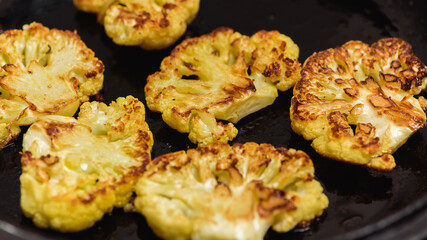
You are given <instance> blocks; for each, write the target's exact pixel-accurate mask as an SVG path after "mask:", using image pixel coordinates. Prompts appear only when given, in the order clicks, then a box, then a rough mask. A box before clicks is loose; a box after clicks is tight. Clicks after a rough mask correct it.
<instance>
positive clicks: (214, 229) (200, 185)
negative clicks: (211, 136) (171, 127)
mask: <svg viewBox="0 0 427 240" xmlns="http://www.w3.org/2000/svg"><path fill="white" fill-rule="evenodd" d="M135 189H136V193H137V197H136V199H135V202H134V203H135V207H136V209H137V211H139V212H141V213H142V214H143V215H144V216H145V218H146V219H147V223H148V225H149V226H150V227H151V228H152V229H153V231H154V232H155V233H156V234H157V235H158V236H160V237H161V238H164V239H263V237H264V235H265V233H266V232H267V230H268V229H269V228H270V226H272V227H273V229H274V230H275V231H278V232H286V231H289V230H291V229H292V228H294V227H295V226H297V225H299V226H306V225H308V224H309V223H310V222H311V221H312V220H313V219H314V218H315V217H316V216H320V215H321V214H322V213H323V210H324V209H325V208H326V207H327V206H328V199H327V197H326V196H325V195H324V194H323V193H322V192H323V188H322V186H321V185H320V183H319V182H317V181H316V180H314V168H313V165H312V162H311V160H310V158H309V156H308V155H307V154H305V153H304V152H302V151H296V150H294V149H285V148H277V149H276V148H274V147H273V146H271V145H269V144H256V143H245V144H235V145H233V146H230V145H228V144H226V143H213V144H210V145H208V146H206V147H204V148H197V149H190V150H187V152H185V151H179V152H174V153H169V154H165V155H163V156H159V157H157V158H155V159H153V161H152V162H151V163H150V164H149V166H148V167H147V171H146V172H145V173H144V174H143V176H142V177H141V178H140V179H139V180H138V182H137V185H136V187H135Z"/></svg>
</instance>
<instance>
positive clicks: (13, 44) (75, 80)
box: [0, 23, 104, 147]
mask: <svg viewBox="0 0 427 240" xmlns="http://www.w3.org/2000/svg"><path fill="white" fill-rule="evenodd" d="M0 66H1V68H0V93H1V95H0V147H3V146H4V145H6V144H7V143H8V142H10V141H11V140H12V139H13V138H15V137H16V136H17V135H18V134H19V132H20V128H19V126H23V125H30V124H31V123H33V122H34V121H35V120H36V119H37V118H38V117H39V116H43V115H47V114H57V115H65V116H72V115H74V113H75V112H76V111H77V109H78V107H79V105H80V104H81V103H82V102H85V101H88V100H89V96H91V95H94V94H96V93H98V92H99V91H100V90H101V88H102V84H103V79H104V76H103V72H104V65H103V63H102V62H101V61H100V60H99V59H98V58H96V57H94V53H93V52H92V51H91V50H90V49H88V48H87V47H86V45H85V44H84V43H83V41H81V40H80V37H79V36H78V35H77V33H75V32H70V31H61V30H57V29H52V30H49V29H48V28H46V27H44V26H43V25H41V24H39V23H32V24H30V25H24V27H23V30H8V31H5V32H4V33H3V34H1V35H0Z"/></svg>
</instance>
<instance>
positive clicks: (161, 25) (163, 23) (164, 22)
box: [159, 18, 169, 28]
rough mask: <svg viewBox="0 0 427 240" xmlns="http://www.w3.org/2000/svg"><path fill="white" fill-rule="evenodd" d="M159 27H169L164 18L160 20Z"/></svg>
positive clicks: (167, 21)
mask: <svg viewBox="0 0 427 240" xmlns="http://www.w3.org/2000/svg"><path fill="white" fill-rule="evenodd" d="M159 26H160V27H161V28H166V27H168V26H169V20H167V19H166V18H162V19H160V22H159Z"/></svg>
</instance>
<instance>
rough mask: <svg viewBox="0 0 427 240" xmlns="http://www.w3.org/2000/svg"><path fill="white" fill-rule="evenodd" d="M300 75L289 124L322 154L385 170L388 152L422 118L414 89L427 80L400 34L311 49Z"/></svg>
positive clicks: (390, 164)
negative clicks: (321, 48) (370, 43)
mask: <svg viewBox="0 0 427 240" xmlns="http://www.w3.org/2000/svg"><path fill="white" fill-rule="evenodd" d="M301 74H302V79H301V80H300V81H299V82H298V83H297V84H296V85H295V88H294V96H293V98H292V103H291V109H290V111H291V114H290V116H291V123H292V124H291V126H292V129H293V130H294V131H295V132H296V133H298V134H302V135H303V136H304V138H305V139H307V140H313V142H312V146H313V148H314V149H315V150H316V151H317V152H318V153H320V154H321V155H324V156H326V157H329V158H333V159H336V160H340V161H345V162H349V163H353V164H360V165H365V166H367V167H369V168H373V169H377V170H382V171H390V170H392V169H393V168H394V167H395V165H396V164H395V161H394V158H393V156H392V155H391V154H392V153H393V152H394V151H396V149H398V148H399V147H400V146H401V145H402V144H404V143H405V142H406V140H407V139H408V138H409V137H410V136H411V135H412V134H413V133H414V132H415V131H417V130H418V129H419V128H421V127H423V126H424V125H425V123H426V114H425V113H424V111H423V109H422V105H421V104H420V102H419V101H418V100H417V99H416V98H414V95H416V94H419V93H420V92H421V91H422V90H423V89H425V88H426V86H427V68H426V67H425V66H424V64H423V63H422V62H421V61H420V59H418V58H417V57H416V56H414V55H413V52H412V48H411V46H410V45H409V44H408V43H407V42H405V41H403V40H401V39H398V38H386V39H381V40H379V41H377V42H376V43H374V44H372V46H369V45H367V44H365V43H362V42H360V41H350V42H347V43H346V44H344V45H343V46H339V47H336V48H335V49H328V50H325V51H322V52H319V53H315V54H313V55H312V56H311V57H309V58H308V59H307V60H306V62H305V63H304V66H303V69H302V73H301ZM422 99H423V98H421V100H422ZM352 126H354V130H353V129H352Z"/></svg>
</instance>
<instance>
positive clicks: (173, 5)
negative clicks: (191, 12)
mask: <svg viewBox="0 0 427 240" xmlns="http://www.w3.org/2000/svg"><path fill="white" fill-rule="evenodd" d="M174 8H176V5H175V4H173V3H165V4H163V9H166V10H171V9H174Z"/></svg>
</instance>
